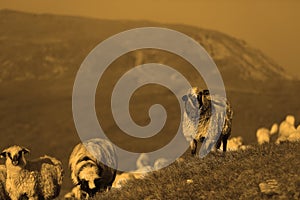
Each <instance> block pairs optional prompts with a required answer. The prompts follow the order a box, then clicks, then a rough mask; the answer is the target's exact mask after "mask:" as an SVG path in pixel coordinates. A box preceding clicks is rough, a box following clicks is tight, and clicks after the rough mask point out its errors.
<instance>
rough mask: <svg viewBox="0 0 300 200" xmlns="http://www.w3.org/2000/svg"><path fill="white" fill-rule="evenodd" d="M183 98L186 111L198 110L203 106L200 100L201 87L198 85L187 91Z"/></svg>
mask: <svg viewBox="0 0 300 200" xmlns="http://www.w3.org/2000/svg"><path fill="white" fill-rule="evenodd" d="M182 100H183V102H184V104H185V111H186V112H187V113H189V112H190V111H193V110H198V109H199V107H201V103H200V101H199V89H198V88H197V87H193V88H191V89H189V90H188V91H187V94H186V95H184V96H183V97H182Z"/></svg>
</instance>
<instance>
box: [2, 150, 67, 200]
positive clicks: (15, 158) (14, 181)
mask: <svg viewBox="0 0 300 200" xmlns="http://www.w3.org/2000/svg"><path fill="white" fill-rule="evenodd" d="M28 152H29V150H28V149H26V148H24V147H20V146H17V145H15V146H11V147H9V148H7V149H5V150H3V151H2V153H1V156H2V157H5V158H6V162H5V166H6V173H7V177H6V183H5V186H6V190H7V192H8V194H9V196H10V198H11V199H12V200H19V199H20V198H27V199H30V200H38V199H46V200H47V199H54V198H55V197H57V196H58V195H59V192H60V188H61V184H62V179H63V168H62V164H61V162H60V161H58V160H57V159H55V158H53V157H50V156H43V157H40V158H38V159H36V160H32V161H27V160H26V159H25V156H24V154H26V153H28Z"/></svg>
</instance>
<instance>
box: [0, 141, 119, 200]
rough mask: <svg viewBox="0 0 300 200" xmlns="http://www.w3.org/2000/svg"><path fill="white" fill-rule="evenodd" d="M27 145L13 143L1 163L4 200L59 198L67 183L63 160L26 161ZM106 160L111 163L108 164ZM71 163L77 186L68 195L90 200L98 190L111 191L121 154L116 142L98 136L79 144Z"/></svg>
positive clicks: (72, 175)
mask: <svg viewBox="0 0 300 200" xmlns="http://www.w3.org/2000/svg"><path fill="white" fill-rule="evenodd" d="M27 153H29V150H28V149H27V148H24V147H21V146H17V145H14V146H11V147H8V148H6V149H4V150H3V151H2V153H1V157H3V158H5V159H6V161H5V165H0V199H5V200H6V199H7V200H9V199H11V200H22V199H28V200H40V199H45V200H48V199H49V200H50V199H54V198H56V197H58V195H59V193H60V189H61V185H62V182H63V175H64V171H63V167H62V163H61V162H60V161H59V160H57V159H56V158H54V157H51V156H47V155H45V156H43V157H40V158H38V159H35V160H30V161H29V160H26V158H25V154H27ZM103 163H107V164H108V165H109V166H112V167H111V168H110V167H107V166H106V165H104V164H103ZM69 165H70V169H71V179H72V181H73V183H74V185H75V186H74V188H73V189H72V191H71V192H70V193H68V194H67V195H66V196H65V197H66V198H71V199H87V198H89V197H92V196H93V195H95V194H96V193H97V192H101V191H106V190H109V189H110V187H111V186H112V183H113V182H114V180H115V177H116V168H117V157H116V153H115V149H114V147H113V145H112V144H111V143H110V142H109V141H107V140H104V139H100V138H95V139H91V140H88V141H85V142H83V143H80V144H78V145H76V146H75V148H74V149H73V152H72V154H71V156H70V160H69Z"/></svg>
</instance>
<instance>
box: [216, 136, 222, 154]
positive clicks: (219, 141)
mask: <svg viewBox="0 0 300 200" xmlns="http://www.w3.org/2000/svg"><path fill="white" fill-rule="evenodd" d="M221 141H222V135H220V137H219V139H218V141H217V143H216V149H217V150H218V149H220V146H221Z"/></svg>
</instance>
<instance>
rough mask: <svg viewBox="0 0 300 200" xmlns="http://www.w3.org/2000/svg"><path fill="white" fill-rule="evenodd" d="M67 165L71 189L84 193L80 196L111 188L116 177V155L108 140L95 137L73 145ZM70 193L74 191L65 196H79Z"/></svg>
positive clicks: (87, 195)
mask: <svg viewBox="0 0 300 200" xmlns="http://www.w3.org/2000/svg"><path fill="white" fill-rule="evenodd" d="M106 164H107V165H109V166H110V167H109V166H107V165H106ZM69 165H70V168H71V179H72V181H73V183H74V184H75V188H74V189H73V190H75V191H76V192H77V193H78V194H84V197H82V196H81V197H80V198H88V197H92V196H94V195H95V194H96V193H97V192H102V191H106V190H108V189H110V188H111V186H112V183H113V182H114V180H115V177H116V168H117V156H116V152H115V149H114V147H113V145H112V144H111V143H110V142H109V141H108V140H104V139H100V138H95V139H91V140H87V141H85V142H83V143H79V144H78V145H76V146H75V147H74V149H73V151H72V153H71V156H70V160H69ZM112 166H113V167H112ZM79 189H80V191H79ZM72 193H74V191H73V192H71V193H68V194H66V196H65V197H66V198H70V197H73V198H79V197H78V196H76V195H75V194H72Z"/></svg>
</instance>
